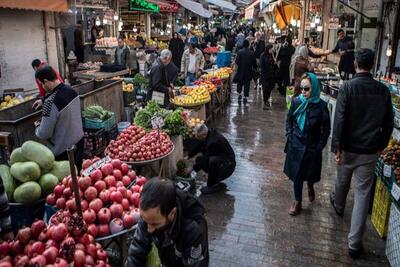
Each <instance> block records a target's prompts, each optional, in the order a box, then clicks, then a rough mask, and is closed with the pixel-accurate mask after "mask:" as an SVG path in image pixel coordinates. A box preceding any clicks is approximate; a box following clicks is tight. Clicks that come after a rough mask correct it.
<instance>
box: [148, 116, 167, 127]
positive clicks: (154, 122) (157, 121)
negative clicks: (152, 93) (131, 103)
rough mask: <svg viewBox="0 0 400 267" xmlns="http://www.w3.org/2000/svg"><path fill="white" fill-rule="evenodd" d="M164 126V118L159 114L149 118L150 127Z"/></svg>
mask: <svg viewBox="0 0 400 267" xmlns="http://www.w3.org/2000/svg"><path fill="white" fill-rule="evenodd" d="M163 126H164V119H163V118H162V117H161V116H159V115H155V116H154V117H153V118H151V127H152V128H153V129H161V128H162V127H163Z"/></svg>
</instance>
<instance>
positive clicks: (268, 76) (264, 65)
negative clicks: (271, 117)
mask: <svg viewBox="0 0 400 267" xmlns="http://www.w3.org/2000/svg"><path fill="white" fill-rule="evenodd" d="M272 48H273V45H272V44H267V46H266V48H265V52H264V53H262V54H261V57H260V74H261V76H260V83H261V85H262V90H263V100H264V107H263V109H264V110H266V109H268V108H269V104H268V100H269V98H270V96H271V92H272V89H274V86H275V78H276V77H275V76H276V74H277V72H278V66H276V64H275V60H274V57H273V55H272Z"/></svg>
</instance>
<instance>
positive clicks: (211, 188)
mask: <svg viewBox="0 0 400 267" xmlns="http://www.w3.org/2000/svg"><path fill="white" fill-rule="evenodd" d="M223 188H224V186H223V184H222V183H218V184H215V185H212V186H204V187H202V188H200V191H201V193H202V194H203V195H208V194H213V193H216V192H219V191H221V190H222V189H223Z"/></svg>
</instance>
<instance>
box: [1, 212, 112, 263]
mask: <svg viewBox="0 0 400 267" xmlns="http://www.w3.org/2000/svg"><path fill="white" fill-rule="evenodd" d="M76 216H77V215H76V214H75V215H70V214H69V213H68V214H65V218H64V221H65V223H64V222H62V223H58V224H57V225H50V226H46V224H45V222H44V221H42V220H36V221H35V222H33V224H32V225H31V227H23V228H21V229H20V230H19V231H18V234H17V236H16V239H15V240H12V241H0V266H1V267H12V266H18V267H30V266H38V267H45V266H53V267H67V266H70V264H72V263H73V266H75V267H80V266H96V267H103V266H104V267H106V266H110V265H109V264H108V255H107V252H106V251H105V250H103V248H102V246H101V245H100V244H99V243H96V241H95V239H94V237H93V236H92V235H90V234H88V233H84V229H85V227H83V230H79V231H76V229H77V228H78V227H81V226H82V225H75V223H76V222H78V221H80V222H82V220H77V218H76ZM78 224H81V223H78ZM84 226H85V225H84Z"/></svg>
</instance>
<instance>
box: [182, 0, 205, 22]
mask: <svg viewBox="0 0 400 267" xmlns="http://www.w3.org/2000/svg"><path fill="white" fill-rule="evenodd" d="M176 2H178V3H179V4H180V5H181V6H183V7H184V8H186V9H187V10H189V11H192V12H193V13H196V14H197V15H199V16H201V17H203V18H211V16H212V13H211V12H210V11H208V10H207V9H205V8H204V7H203V6H202V5H201V4H200V3H197V2H193V1H190V0H176Z"/></svg>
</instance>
